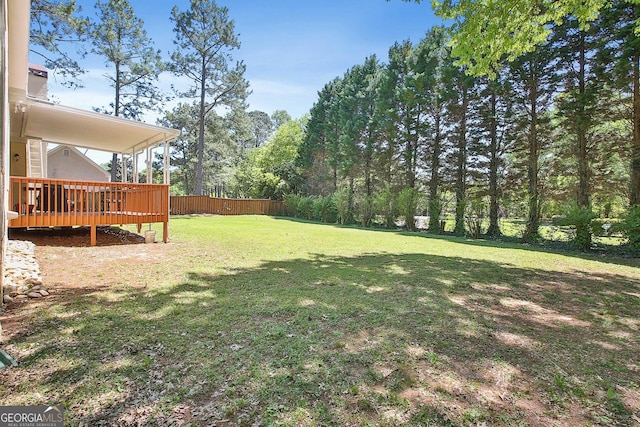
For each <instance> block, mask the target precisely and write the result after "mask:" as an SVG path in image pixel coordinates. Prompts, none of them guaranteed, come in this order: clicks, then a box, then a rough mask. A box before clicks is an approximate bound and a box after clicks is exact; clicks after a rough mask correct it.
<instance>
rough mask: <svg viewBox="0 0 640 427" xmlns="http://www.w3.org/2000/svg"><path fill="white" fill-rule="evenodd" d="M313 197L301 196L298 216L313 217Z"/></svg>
mask: <svg viewBox="0 0 640 427" xmlns="http://www.w3.org/2000/svg"><path fill="white" fill-rule="evenodd" d="M313 205H314V199H313V197H300V200H299V201H298V218H304V219H313Z"/></svg>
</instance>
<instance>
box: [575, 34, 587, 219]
mask: <svg viewBox="0 0 640 427" xmlns="http://www.w3.org/2000/svg"><path fill="white" fill-rule="evenodd" d="M579 49H580V57H579V59H578V61H579V67H580V71H579V75H578V79H579V80H578V101H579V102H578V117H577V118H576V119H577V120H578V126H577V129H576V130H577V135H576V138H577V144H578V147H577V149H578V197H577V203H578V207H579V208H584V209H588V208H589V207H590V204H589V163H588V157H587V129H586V128H587V121H588V120H589V119H588V117H587V113H586V108H585V102H586V77H585V67H586V57H585V35H584V32H581V35H580V47H579Z"/></svg>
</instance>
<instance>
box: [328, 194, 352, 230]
mask: <svg viewBox="0 0 640 427" xmlns="http://www.w3.org/2000/svg"><path fill="white" fill-rule="evenodd" d="M332 199H333V205H334V206H335V207H336V211H337V214H338V220H339V221H340V224H343V225H344V224H346V223H347V222H349V219H350V218H351V209H350V206H349V201H350V197H349V188H347V187H341V188H339V189H338V191H336V192H335V193H333V196H332Z"/></svg>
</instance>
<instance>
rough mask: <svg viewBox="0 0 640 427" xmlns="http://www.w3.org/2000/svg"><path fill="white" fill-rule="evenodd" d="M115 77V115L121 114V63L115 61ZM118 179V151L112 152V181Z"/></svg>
mask: <svg viewBox="0 0 640 427" xmlns="http://www.w3.org/2000/svg"><path fill="white" fill-rule="evenodd" d="M115 72H116V75H115V79H116V84H115V86H116V99H115V102H114V104H113V110H114V112H113V115H114V116H116V117H118V116H120V63H119V62H116V63H115ZM117 180H118V153H112V155H111V182H116V181H117Z"/></svg>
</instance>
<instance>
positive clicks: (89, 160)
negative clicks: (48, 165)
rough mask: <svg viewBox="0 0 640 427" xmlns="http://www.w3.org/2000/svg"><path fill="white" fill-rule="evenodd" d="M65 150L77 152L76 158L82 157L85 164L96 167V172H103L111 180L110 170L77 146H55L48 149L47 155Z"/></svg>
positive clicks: (50, 155)
mask: <svg viewBox="0 0 640 427" xmlns="http://www.w3.org/2000/svg"><path fill="white" fill-rule="evenodd" d="M64 150H70V151H71V152H72V153H74V154H75V157H76V158H79V159H81V161H84V162H85V164H87V165H88V166H90V167H91V168H93V169H95V170H96V172H99V173H101V174H102V175H104V177H105V178H106V179H107V180H109V178H111V174H110V173H109V172H107V171H106V170H105V169H104V168H103V167H102V166H100V165H99V164H97V163H96V162H94V161H93V160H91V159H90V158H89V157H87V156H85V155H84V154H83V153H81V152H80V150H78V149H77V148H75V147H72V146H70V145H58V146H57V147H55V148H52V149H51V150H49V151H47V157H49V158H51V157H52V156H54V155H55V154H56V153H59V152H61V151H64Z"/></svg>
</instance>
